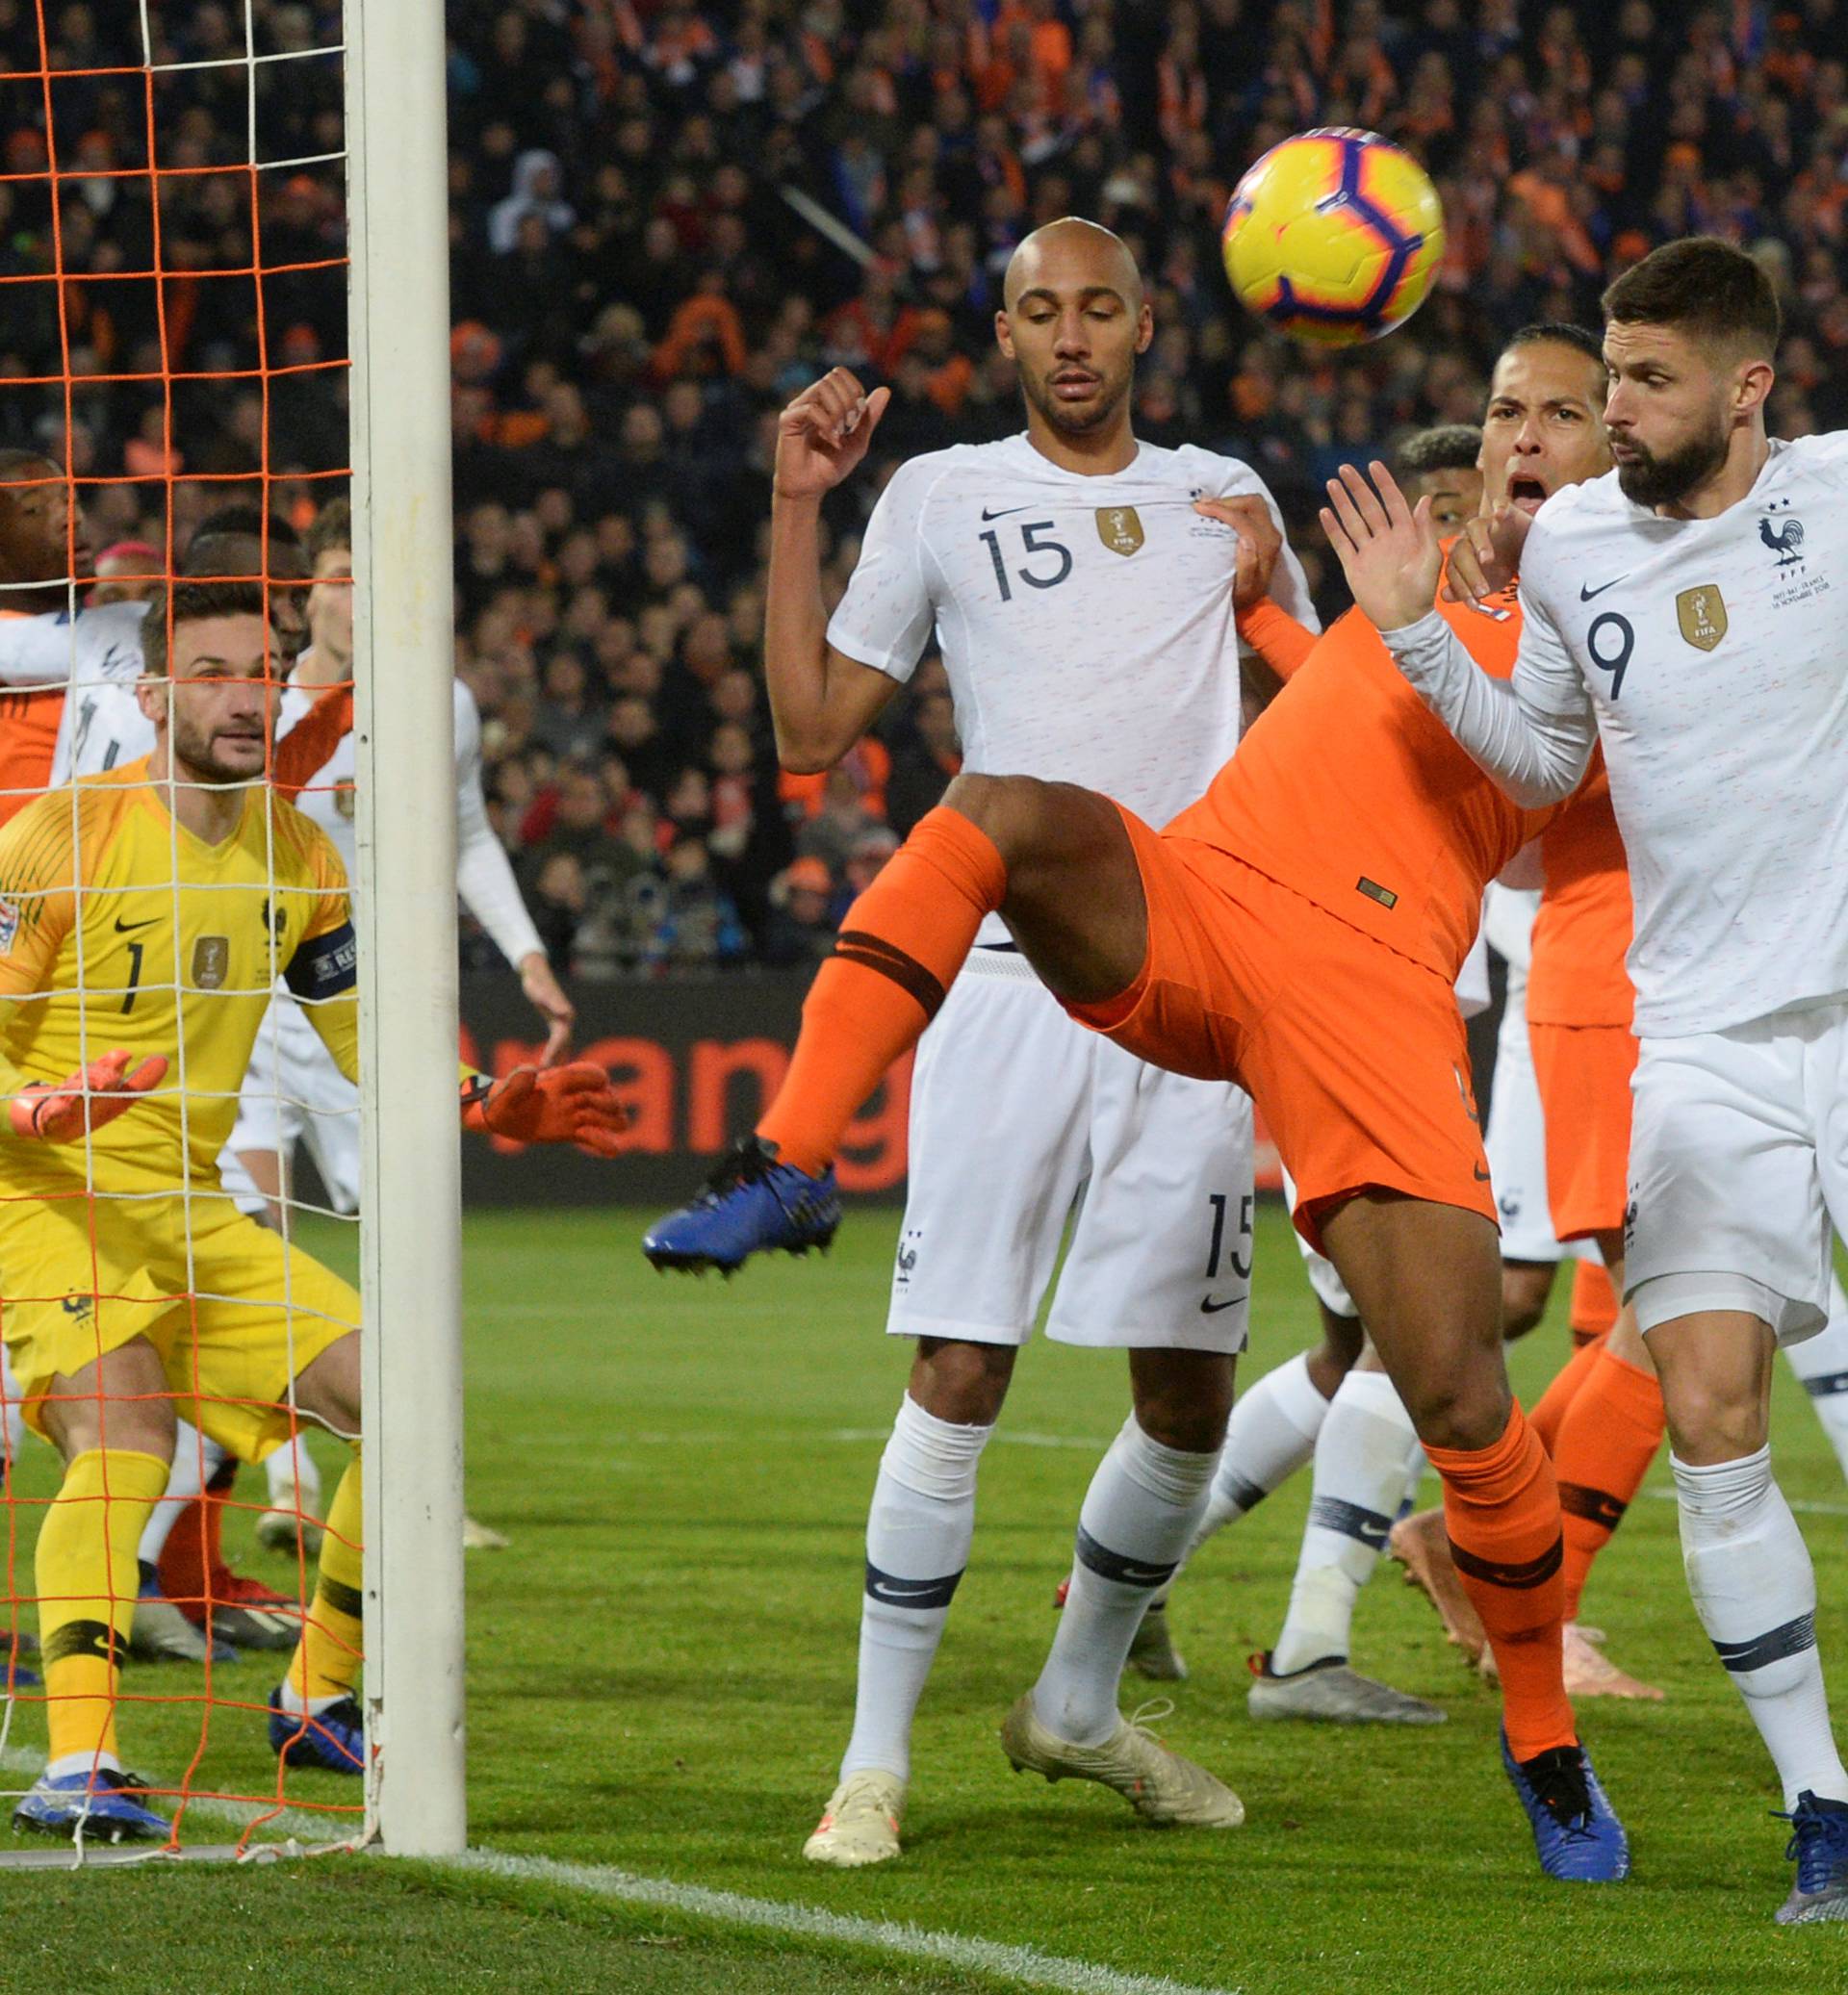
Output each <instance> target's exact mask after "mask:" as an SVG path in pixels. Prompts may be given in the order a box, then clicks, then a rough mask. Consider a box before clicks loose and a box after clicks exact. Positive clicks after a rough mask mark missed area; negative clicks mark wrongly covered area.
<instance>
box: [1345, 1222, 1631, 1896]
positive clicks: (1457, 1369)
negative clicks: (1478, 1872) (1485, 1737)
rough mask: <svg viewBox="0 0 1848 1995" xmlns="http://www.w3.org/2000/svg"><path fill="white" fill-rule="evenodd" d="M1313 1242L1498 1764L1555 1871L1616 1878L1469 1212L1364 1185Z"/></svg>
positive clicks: (1535, 1470)
mask: <svg viewBox="0 0 1848 1995" xmlns="http://www.w3.org/2000/svg"><path fill="white" fill-rule="evenodd" d="M1322 1239H1323V1242H1324V1244H1325V1246H1326V1247H1327V1250H1328V1253H1329V1256H1330V1258H1331V1259H1332V1260H1333V1261H1334V1263H1335V1266H1337V1267H1338V1268H1339V1269H1340V1270H1341V1275H1342V1279H1343V1280H1344V1281H1345V1282H1346V1283H1347V1287H1348V1290H1349V1291H1350V1292H1351V1293H1352V1294H1353V1297H1354V1300H1355V1302H1357V1303H1358V1304H1359V1305H1360V1312H1361V1316H1362V1318H1363V1319H1364V1320H1365V1322H1366V1324H1367V1326H1368V1328H1369V1330H1370V1331H1371V1332H1372V1334H1373V1342H1374V1344H1375V1347H1376V1348H1377V1349H1378V1351H1379V1355H1380V1357H1381V1359H1382V1360H1383V1361H1384V1363H1385V1366H1386V1369H1387V1371H1388V1373H1389V1374H1390V1375H1391V1377H1392V1380H1393V1383H1394V1385H1395V1386H1397V1387H1398V1388H1399V1396H1400V1397H1401V1398H1402V1399H1403V1400H1404V1401H1405V1404H1406V1407H1407V1409H1408V1410H1409V1412H1410V1413H1411V1416H1412V1419H1413V1421H1414V1423H1415V1425H1416V1427H1417V1429H1418V1435H1419V1439H1420V1440H1421V1441H1423V1442H1424V1447H1425V1452H1426V1453H1427V1454H1428V1455H1429V1456H1430V1460H1431V1466H1432V1467H1433V1468H1434V1469H1435V1470H1436V1471H1438V1474H1439V1475H1440V1476H1441V1477H1442V1478H1443V1482H1444V1512H1445V1519H1446V1522H1447V1524H1448V1527H1449V1531H1450V1543H1451V1547H1452V1549H1453V1554H1454V1557H1455V1559H1456V1563H1457V1567H1458V1569H1459V1571H1460V1573H1461V1574H1462V1576H1463V1581H1464V1584H1465V1586H1466V1587H1467V1588H1468V1590H1469V1593H1470V1597H1471V1599H1473V1600H1474V1601H1475V1603H1476V1612H1477V1613H1478V1614H1479V1615H1480V1616H1481V1617H1482V1624H1483V1625H1484V1627H1485V1628H1486V1629H1487V1630H1488V1636H1489V1642H1490V1645H1491V1647H1492V1648H1493V1650H1494V1651H1495V1657H1496V1663H1497V1667H1498V1669H1499V1671H1500V1674H1501V1687H1502V1709H1503V1727H1504V1758H1505V1761H1506V1764H1507V1767H1508V1770H1509V1775H1510V1778H1512V1779H1513V1780H1514V1783H1515V1787H1516V1791H1517V1793H1518V1794H1519V1795H1520V1797H1521V1800H1522V1803H1523V1806H1524V1807H1525V1808H1526V1809H1527V1815H1528V1819H1529V1821H1530V1822H1531V1823H1532V1825H1533V1829H1534V1835H1535V1841H1536V1844H1537V1846H1538V1848H1539V1852H1540V1857H1541V1862H1542V1864H1543V1865H1544V1867H1545V1868H1546V1869H1547V1870H1548V1871H1549V1873H1550V1874H1551V1875H1553V1876H1554V1877H1559V1878H1564V1879H1574V1880H1593V1879H1613V1878H1620V1877H1623V1876H1625V1875H1627V1874H1628V1869H1629V1851H1628V1845H1627V1842H1626V1840H1625V1838H1624V1834H1623V1829H1622V1827H1621V1825H1620V1824H1619V1823H1618V1822H1617V1819H1616V1817H1615V1815H1614V1814H1612V1812H1611V1810H1610V1806H1609V1803H1607V1802H1606V1801H1605V1800H1604V1795H1603V1793H1602V1790H1601V1789H1600V1788H1599V1787H1598V1784H1597V1781H1596V1778H1594V1777H1593V1775H1592V1773H1591V1768H1590V1763H1589V1761H1588V1760H1587V1759H1586V1757H1585V1755H1584V1752H1583V1751H1582V1749H1581V1747H1580V1745H1579V1742H1578V1726H1577V1723H1576V1721H1575V1720H1574V1718H1573V1713H1572V1705H1571V1703H1570V1702H1569V1701H1568V1700H1567V1697H1566V1692H1565V1684H1564V1681H1563V1677H1562V1659H1561V1632H1560V1631H1561V1624H1562V1619H1563V1612H1562V1610H1563V1606H1564V1587H1563V1583H1562V1581H1561V1578H1560V1565H1561V1562H1562V1559H1563V1556H1564V1548H1563V1545H1562V1542H1561V1533H1560V1515H1559V1493H1558V1488H1557V1485H1556V1483H1555V1482H1554V1479H1553V1465H1552V1464H1551V1463H1550V1462H1549V1461H1548V1459H1547V1454H1546V1450H1545V1449H1544V1448H1543V1447H1542V1446H1541V1445H1540V1442H1539V1439H1538V1437H1537V1436H1536V1435H1535V1434H1534V1432H1533V1430H1532V1428H1531V1427H1530V1426H1529V1425H1528V1424H1527V1419H1526V1417H1525V1416H1524V1415H1523V1413H1522V1412H1521V1409H1520V1408H1519V1407H1518V1406H1517V1405H1516V1404H1515V1403H1514V1399H1513V1397H1512V1395H1511V1394H1510V1393H1509V1390H1508V1377H1507V1368H1506V1364H1505V1361H1504V1358H1503V1355H1502V1339H1501V1253H1500V1246H1499V1240H1498V1236H1497V1233H1496V1229H1495V1226H1494V1224H1493V1223H1492V1222H1491V1221H1490V1220H1488V1219H1487V1218H1485V1217H1483V1216H1482V1215H1480V1214H1479V1213H1472V1212H1468V1211H1465V1210H1464V1209H1463V1208H1461V1207H1458V1206H1449V1205H1438V1204H1434V1203H1431V1202H1429V1201H1426V1200H1422V1199H1413V1198H1407V1197H1403V1196H1399V1195H1397V1194H1394V1193H1390V1192H1385V1191H1372V1190H1370V1191H1363V1192H1361V1193H1359V1194H1357V1195H1356V1196H1354V1197H1352V1198H1349V1199H1348V1200H1347V1201H1346V1203H1345V1204H1343V1205H1341V1206H1340V1207H1338V1208H1337V1209H1336V1210H1334V1211H1333V1212H1331V1213H1329V1214H1328V1215H1325V1216H1324V1217H1323V1219H1322Z"/></svg>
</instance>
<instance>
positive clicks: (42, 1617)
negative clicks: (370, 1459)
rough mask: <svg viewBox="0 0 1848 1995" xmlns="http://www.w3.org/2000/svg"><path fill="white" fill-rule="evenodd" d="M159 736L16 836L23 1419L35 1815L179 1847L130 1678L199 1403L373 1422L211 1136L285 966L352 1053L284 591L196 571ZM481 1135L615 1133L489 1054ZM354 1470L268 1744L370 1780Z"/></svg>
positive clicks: (10, 1032)
mask: <svg viewBox="0 0 1848 1995" xmlns="http://www.w3.org/2000/svg"><path fill="white" fill-rule="evenodd" d="M145 628H146V671H147V675H148V676H147V677H146V678H144V679H143V680H142V682H141V689H140V699H141V704H142V709H143V711H144V712H145V713H146V715H147V717H148V719H149V720H150V721H151V722H152V723H153V725H154V727H155V729H156V732H157V737H158V740H157V746H156V747H155V750H154V753H153V754H152V755H150V756H147V757H145V758H144V759H142V760H141V761H139V762H135V763H131V764H129V765H128V766H126V767H125V768H121V769H117V770H115V771H113V772H112V773H111V774H109V775H107V776H103V777H97V778H91V779H87V780H83V781H81V782H79V783H77V784H75V785H74V786H73V787H71V788H69V789H65V790H58V791H53V792H51V793H49V794H48V795H46V796H44V797H42V798H39V800H38V801H37V802H35V803H33V804H32V805H30V806H28V807H27V808H26V809H24V810H22V811H21V812H20V813H19V814H18V815H17V816H16V817H14V818H13V820H12V822H11V823H10V824H9V825H7V826H6V828H5V829H4V831H0V1101H3V1102H4V1107H5V1114H4V1117H0V1335H4V1337H5V1341H6V1345H7V1351H8V1354H9V1356H10V1357H11V1359H12V1361H13V1369H14V1371H15V1372H16V1373H17V1375H18V1377H19V1380H20V1382H21V1385H22V1388H23V1393H24V1399H25V1412H26V1419H27V1420H28V1421H29V1422H30V1423H31V1424H32V1425H33V1426H34V1427H35V1428H36V1429H37V1430H38V1431H39V1433H40V1434H42V1435H43V1436H44V1437H45V1438H46V1439H47V1440H48V1441H50V1442H51V1443H52V1444H53V1445H54V1446H56V1447H57V1448H58V1449H59V1451H60V1453H61V1454H62V1455H63V1456H64V1481H63V1484H62V1486H61V1487H60V1490H59V1493H58V1496H57V1497H56V1499H55V1500H54V1501H53V1502H52V1504H51V1505H50V1507H49V1509H48V1510H47V1512H46V1514H45V1518H44V1522H43V1525H42V1527H41V1529H40V1531H39V1545H38V1551H37V1594H38V1599H39V1628H40V1645H41V1650H42V1654H43V1667H44V1675H45V1696H46V1713H47V1723H48V1727H49V1731H50V1753H49V1758H48V1761H47V1764H46V1767H45V1770H44V1773H43V1774H42V1775H41V1776H40V1777H39V1780H38V1782H37V1783H36V1785H35V1786H34V1787H33V1788H32V1789H31V1791H30V1792H29V1793H28V1794H27V1795H26V1796H25V1798H24V1799H23V1800H22V1801H21V1803H20V1804H19V1806H18V1808H17V1810H16V1811H15V1813H14V1815H13V1826H14V1827H15V1829H38V1830H41V1831H43V1832H45V1833H48V1834H52V1835H58V1836H70V1835H80V1836H83V1837H85V1838H87V1839H89V1840H92V1841H100V1840H110V1841H123V1840H133V1839H142V1838H154V1839H159V1840H165V1839H166V1838H167V1835H168V1832H169V1831H168V1825H167V1821H166V1820H165V1819H164V1818H163V1817H162V1816H160V1815H159V1814H157V1813H155V1812H154V1811H153V1810H152V1809H151V1808H149V1807H148V1806H146V1805H145V1803H144V1802H143V1801H142V1800H141V1798H140V1797H139V1795H138V1793H137V1791H136V1790H137V1789H138V1788H139V1786H140V1784H141V1783H140V1782H139V1781H138V1780H137V1779H136V1778H135V1777H134V1776H133V1775H125V1774H124V1773H123V1771H122V1767H121V1761H120V1759H119V1758H118V1757H117V1752H116V1723H115V1712H116V1669H117V1664H118V1661H119V1658H120V1656H121V1655H122V1653H123V1651H124V1650H125V1648H126V1644H127V1639H128V1628H129V1623H130V1621H131V1619H132V1617H133V1613H134V1607H135V1596H136V1590H137V1575H136V1562H135V1553H136V1545H137V1541H138V1540H139V1538H140V1536H141V1528H142V1526H143V1524H144V1523H145V1522H146V1520H147V1516H148V1513H149V1511H150V1510H151V1508H152V1507H153V1505H154V1503H155V1502H156V1500H157V1499H158V1498H159V1497H160V1496H161V1494H162V1492H163V1491H164V1489H165V1488H166V1485H167V1469H168V1465H169V1463H170V1461H171V1459H172V1453H173V1437H174V1420H175V1413H176V1409H177V1411H178V1413H179V1414H181V1415H183V1416H184V1418H186V1419H187V1420H191V1421H192V1422H193V1423H194V1424H195V1425H196V1426H198V1427H200V1428H201V1429H203V1430H204V1431H205V1432H206V1433H207V1434H210V1435H211V1436H212V1437H213V1438H214V1439H215V1440H217V1441H218V1442H220V1443H222V1444H223V1445H224V1446H226V1447H227V1448H228V1449H230V1450H231V1452H232V1453H234V1454H236V1455H239V1456H242V1457H243V1458H244V1459H245V1460H249V1461H260V1460H261V1459H262V1458H263V1457H264V1456H265V1455H267V1454H268V1453H269V1451H270V1450H271V1449H272V1448H274V1447H276V1446H277V1445H280V1444H281V1443H282V1442H284V1441H285V1440H287V1439H288V1438H289V1435H290V1431H291V1425H292V1418H293V1416H292V1408H291V1402H292V1401H293V1406H294V1409H295V1410H296V1411H298V1412H299V1414H300V1415H302V1416H306V1417H308V1418H311V1419H314V1420H319V1421H320V1422H321V1424H322V1425H324V1426H326V1427H328V1428H330V1429H331V1430H332V1431H333V1432H334V1433H336V1434H339V1435H341V1436H343V1437H344V1438H346V1439H347V1440H348V1441H350V1442H352V1443H353V1444H354V1445H355V1449H356V1448H357V1443H358V1438H359V1432H360V1393H359V1379H360V1368H359V1338H358V1323H359V1297H358V1296H357V1294H356V1293H355V1292H353V1290H352V1289H351V1288H349V1287H348V1286H347V1283H345V1282H343V1281H341V1280H340V1279H339V1278H338V1277H337V1276H336V1275H334V1274H331V1273H330V1272H329V1271H328V1270H327V1269H326V1268H324V1267H322V1266H321V1265H320V1263H318V1262H317V1261H315V1260H314V1259H313V1258H312V1257H311V1256H309V1255H307V1254H305V1253H303V1252H302V1251H301V1250H300V1249H299V1248H297V1247H295V1246H292V1245H290V1244H288V1243H287V1242H286V1241H284V1240H281V1239H280V1238H279V1237H278V1236H277V1235H275V1234H274V1233H271V1232H269V1231H268V1230H267V1229H265V1228H264V1227H262V1226H259V1225H258V1224H257V1223H256V1222H255V1221H254V1220H252V1219H248V1218H245V1217H244V1215H241V1214H240V1213H239V1212H238V1210H237V1208H236V1206H235V1205H234V1204H233V1203H232V1201H231V1199H230V1198H229V1197H228V1196H227V1195H226V1194H225V1193H224V1192H223V1191H222V1189H220V1187H219V1182H218V1153H219V1151H220V1150H221V1149H222V1148H223V1146H224V1140H225V1138H226V1137H227V1136H228V1135H229V1133H230V1129H231V1125H232V1123H233V1121H234V1120H235V1119H236V1116H237V1110H238V1093H239V1089H240V1087H241V1086H242V1085H243V1081H244V1072H245V1069H246V1068H247V1066H248V1064H249V1061H250V1052H251V1047H252V1045H253V1044H254V1042H255V1039H256V1036H257V1032H258V1028H259V1026H260V1024H261V1022H262V1019H263V1015H264V1011H265V1010H266V1008H267V1006H268V1004H269V995H270V992H271V990H272V988H273V987H274V982H275V979H276V977H277V976H278V975H280V976H282V977H284V978H285V979H286V980H287V982H288V984H289V985H290V987H291V989H292V990H293V991H294V992H295V995H296V996H297V997H298V998H299V999H300V1000H301V1001H302V1003H303V1006H304V1009H305V1010H307V1012H308V1015H309V1017H310V1018H311V1019H312V1020H313V1022H314V1024H315V1027H316V1029H317V1030H318V1031H319V1032H320V1034H321V1037H322V1039H323V1040H324V1041H325V1042H326V1044H327V1047H328V1049H329V1051H330V1052H331V1053H332V1054H333V1056H334V1058H335V1059H336V1060H337V1061H339V1063H340V1065H341V1067H342V1069H343V1070H344V1071H345V1072H346V1073H347V1075H348V1076H356V1060H355V1039H356V1031H355V1024H356V1021H355V1004H354V995H353V991H354V945H353V932H352V928H351V925H350V922H349V919H348V907H347V881H346V877H345V874H344V872H343V869H342V866H341V862H340V859H339V857H338V856H337V855H336V853H335V852H334V849H333V847H332V846H331V845H330V844H329V843H328V841H327V839H326V838H325V836H324V835H323V834H322V832H321V831H320V830H319V828H318V827H316V826H315V825H314V824H312V823H311V822H310V821H309V820H308V819H307V818H306V817H304V816H303V815H301V813H300V812H298V811H297V810H295V808H294V806H291V805H289V804H287V803H285V802H283V801H282V799H280V798H279V797H276V796H275V795H273V793H272V792H270V791H269V789H268V788H267V787H266V786H265V784H264V782H263V777H264V774H265V771H266V769H267V767H268V766H269V751H270V741H269V724H270V712H271V704H272V700H273V690H274V689H273V677H272V665H271V661H272V660H273V658H274V655H275V650H274V643H273V638H272V635H271V633H270V630H269V625H268V623H267V620H266V616H265V611H264V602H263V594H262V590H261V589H260V588H259V587H258V586H257V585H255V584H251V583H241V582H225V581H201V582H183V583H179V584H176V585H175V586H174V588H173V590H172V592H171V596H170V599H169V600H168V601H157V602H156V603H155V604H154V605H153V607H152V608H151V609H150V610H149V613H148V617H147V623H146V626H145ZM462 1101H463V1121H464V1124H465V1126H471V1127H475V1128H485V1129H492V1130H494V1131H495V1132H497V1133H499V1134H504V1135H508V1136H513V1137H519V1138H524V1139H526V1140H527V1141H541V1142H544V1141H573V1142H577V1143H578V1145H579V1146H580V1147H582V1148H584V1149H587V1150H590V1151H592V1152H594V1153H597V1154H602V1155H609V1154H612V1153H613V1149H614V1138H615V1136H616V1133H617V1132H618V1131H619V1130H620V1128H621V1126H622V1112H621V1109H620V1107H619V1105H618V1104H617V1101H616V1098H615V1096H614V1094H613V1092H612V1090H611V1089H610V1087H609V1082H608V1077H607V1075H606V1074H604V1073H603V1072H602V1071H601V1070H600V1069H598V1068H596V1067H591V1066H584V1065H578V1066H568V1067H559V1068H553V1069H551V1070H550V1071H548V1072H546V1073H543V1074H539V1073H535V1072H533V1071H532V1070H530V1069H526V1070H522V1071H521V1072H520V1073H517V1074H514V1075H510V1076H508V1077H506V1078H505V1079H503V1080H502V1081H501V1082H498V1083H495V1084H493V1085H490V1084H489V1083H488V1082H486V1081H485V1080H484V1079H482V1078H480V1077H478V1076H473V1075H469V1076H465V1079H464V1084H463V1089H462ZM360 1584H361V1562H360V1471H359V1461H358V1456H357V1452H355V1455H354V1458H353V1460H352V1461H351V1462H350V1463H349V1464H348V1466H347V1471H346V1473H345V1474H344V1475H343V1477H342V1478H341V1482H340V1486H339V1488H338V1490H337V1491H336V1492H335V1495H334V1500H333V1504H332V1507H331V1509H330V1512H329V1516H328V1520H327V1534H326V1538H325V1541H324V1545H323V1547H322V1552H321V1570H320V1574H319V1579H318V1583H317V1588H316V1593H315V1599H314V1603H313V1605H312V1607H311V1608H310V1610H309V1613H308V1616H307V1618H306V1620H305V1621H304V1624H303V1631H302V1637H301V1641H300V1644H299V1646H298V1647H297V1649H296V1650H295V1654H294V1656H293V1658H292V1660H291V1662H290V1664H289V1668H288V1672H287V1675H286V1676H285V1678H284V1681H283V1682H282V1684H281V1685H279V1686H278V1688H277V1689H276V1690H275V1691H274V1692H272V1693H271V1695H270V1698H269V1711H270V1717H269V1736H270V1741H271V1744H272V1745H273V1746H274V1748H275V1749H276V1751H277V1752H279V1753H281V1754H283V1755H284V1756H285V1757H287V1758H288V1759H290V1760H291V1761H292V1763H297V1764H304V1763H305V1764H309V1765H316V1766H321V1767H326V1768H330V1769H332V1770H334V1771H336V1772H343V1773H352V1774H357V1773H359V1772H361V1771H362V1770H363V1767H364V1728H363V1725H362V1720H361V1714H360V1709H359V1705H358V1702H357V1701H356V1699H355V1698H354V1696H353V1684H354V1682H355V1680H356V1678H357V1675H358V1671H359V1664H360Z"/></svg>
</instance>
